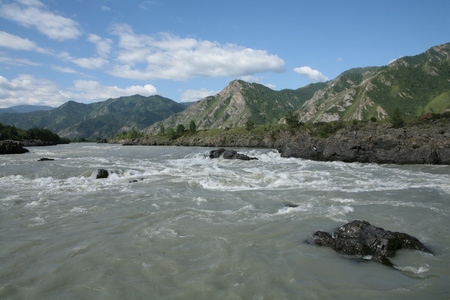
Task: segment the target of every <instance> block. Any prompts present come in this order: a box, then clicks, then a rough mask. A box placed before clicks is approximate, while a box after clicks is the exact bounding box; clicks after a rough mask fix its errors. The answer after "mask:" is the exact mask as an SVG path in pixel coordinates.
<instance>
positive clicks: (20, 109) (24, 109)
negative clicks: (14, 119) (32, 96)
mask: <svg viewBox="0 0 450 300" xmlns="http://www.w3.org/2000/svg"><path fill="white" fill-rule="evenodd" d="M53 108H54V107H51V106H44V105H16V106H11V107H8V108H0V114H5V113H10V114H22V113H28V112H33V111H40V110H50V109H53Z"/></svg>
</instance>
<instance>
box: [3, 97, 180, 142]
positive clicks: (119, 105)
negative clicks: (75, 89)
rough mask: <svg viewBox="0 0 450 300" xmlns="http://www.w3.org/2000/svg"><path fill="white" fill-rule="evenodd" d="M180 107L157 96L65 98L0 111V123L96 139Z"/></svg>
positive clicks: (152, 120) (160, 117)
mask: <svg viewBox="0 0 450 300" xmlns="http://www.w3.org/2000/svg"><path fill="white" fill-rule="evenodd" d="M184 109H185V106H184V105H182V104H179V103H176V102H175V101H172V100H170V99H167V98H164V97H161V96H151V97H143V96H140V95H134V96H129V97H120V98H115V99H109V100H106V101H103V102H96V103H92V104H82V103H77V102H74V101H69V102H67V103H65V104H63V105H61V106H60V107H58V108H55V109H52V110H49V111H36V112H31V113H24V114H1V115H0V122H1V123H3V124H7V125H14V126H16V127H19V128H24V129H29V128H33V127H38V128H47V129H50V130H52V131H54V132H57V133H58V135H60V136H63V137H69V138H75V137H85V138H98V137H109V136H111V135H113V134H115V133H118V132H121V131H128V130H131V129H136V130H142V129H144V128H146V127H148V126H150V125H151V124H153V123H155V122H157V121H160V120H163V119H165V118H167V117H168V116H170V115H172V114H174V113H177V112H180V111H182V110H184Z"/></svg>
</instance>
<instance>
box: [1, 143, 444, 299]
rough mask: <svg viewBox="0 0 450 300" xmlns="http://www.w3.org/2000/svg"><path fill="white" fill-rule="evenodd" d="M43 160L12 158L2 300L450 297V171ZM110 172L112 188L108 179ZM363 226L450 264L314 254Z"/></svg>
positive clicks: (56, 152) (150, 151) (136, 149)
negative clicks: (332, 234)
mask: <svg viewBox="0 0 450 300" xmlns="http://www.w3.org/2000/svg"><path fill="white" fill-rule="evenodd" d="M29 149H30V151H31V152H30V153H28V154H22V155H3V156H0V299H108V300H109V299H448V298H449V297H450V284H449V283H450V256H449V250H450V222H449V221H450V219H449V214H450V166H431V165H412V166H395V165H376V164H358V163H352V164H348V163H342V162H332V163H330V162H314V161H308V160H302V159H294V158H290V159H287V158H281V157H280V155H279V154H278V153H277V152H276V151H274V150H269V149H235V150H238V151H239V152H241V153H244V154H247V155H249V156H255V157H257V158H258V160H253V161H240V160H224V159H209V158H208V157H207V155H208V153H209V151H210V150H212V149H209V148H200V147H149V146H132V147H126V146H120V145H108V144H69V145H58V146H53V147H31V148H29ZM42 157H47V158H52V159H54V161H38V160H39V159H40V158H42ZM100 168H104V169H107V170H109V171H110V172H111V173H112V174H111V175H110V176H109V178H107V179H96V178H95V175H96V171H97V169H100ZM286 204H295V205H298V206H297V207H287V206H286ZM353 219H364V220H367V221H369V222H370V223H372V224H373V225H375V226H379V227H383V228H385V229H388V230H392V231H401V232H406V233H409V234H411V235H413V236H416V237H417V238H418V239H419V240H421V241H422V242H423V243H424V244H426V245H427V246H428V247H430V248H431V249H432V250H433V251H434V252H435V253H436V255H434V256H433V255H430V254H427V253H422V252H418V251H408V250H401V251H399V252H398V253H397V256H396V257H395V258H393V259H392V261H393V262H394V263H395V264H396V265H397V266H398V268H397V269H394V268H389V267H386V266H384V265H381V264H377V263H374V262H361V261H359V260H356V259H352V258H349V257H343V256H341V255H339V254H337V253H335V252H333V251H332V250H331V249H329V248H321V247H316V246H312V245H309V244H306V243H304V241H305V240H307V239H310V238H311V236H312V234H313V233H314V232H315V231H316V230H326V231H331V230H333V229H334V228H336V227H338V226H340V225H342V224H343V223H346V222H349V221H351V220H353Z"/></svg>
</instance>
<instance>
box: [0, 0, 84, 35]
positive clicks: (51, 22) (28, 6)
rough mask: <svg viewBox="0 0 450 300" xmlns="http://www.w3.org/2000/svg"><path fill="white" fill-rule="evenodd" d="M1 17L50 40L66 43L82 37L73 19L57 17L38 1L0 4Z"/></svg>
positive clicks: (21, 0) (28, 0)
mask: <svg viewBox="0 0 450 300" xmlns="http://www.w3.org/2000/svg"><path fill="white" fill-rule="evenodd" d="M0 17H3V18H5V19H9V20H12V21H15V22H17V23H19V24H20V25H22V26H25V27H33V28H36V29H37V30H38V31H40V32H41V33H42V34H44V35H46V36H48V37H49V38H50V39H53V40H58V41H64V40H68V39H76V38H78V37H79V36H80V35H81V33H82V32H81V29H80V25H79V24H78V23H77V22H75V21H74V20H72V19H69V18H66V17H63V16H60V15H57V14H55V13H53V12H51V11H49V10H48V9H47V7H46V6H45V5H44V4H43V3H42V2H41V1H38V0H18V1H16V2H14V3H6V2H1V3H0Z"/></svg>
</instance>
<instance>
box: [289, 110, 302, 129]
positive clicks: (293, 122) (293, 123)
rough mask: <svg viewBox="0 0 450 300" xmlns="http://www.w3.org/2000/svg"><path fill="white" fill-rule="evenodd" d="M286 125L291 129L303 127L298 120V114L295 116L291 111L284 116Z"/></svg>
mask: <svg viewBox="0 0 450 300" xmlns="http://www.w3.org/2000/svg"><path fill="white" fill-rule="evenodd" d="M285 119H286V124H288V126H289V127H290V128H292V129H295V128H299V127H301V126H302V125H303V123H301V122H300V119H299V117H298V114H296V113H295V112H293V111H290V112H288V113H287V114H286V116H285Z"/></svg>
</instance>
